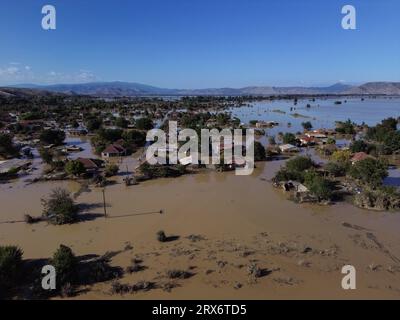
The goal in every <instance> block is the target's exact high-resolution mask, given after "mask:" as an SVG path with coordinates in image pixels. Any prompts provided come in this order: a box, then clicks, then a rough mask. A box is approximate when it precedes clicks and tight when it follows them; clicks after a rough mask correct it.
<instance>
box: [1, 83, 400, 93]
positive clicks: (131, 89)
mask: <svg viewBox="0 0 400 320" xmlns="http://www.w3.org/2000/svg"><path fill="white" fill-rule="evenodd" d="M54 93H62V94H68V95H71V94H72V95H90V96H96V97H125V96H126V97H134V96H201V95H210V96H246V95H250V96H273V95H276V96H277V95H324V94H337V95H347V94H349V95H400V82H368V83H365V84H363V85H360V86H352V85H347V84H343V83H336V84H334V85H332V86H328V87H273V86H260V87H256V86H253V87H244V88H209V89H166V88H158V87H154V86H149V85H145V84H140V83H131V82H119V81H116V82H92V83H82V84H55V85H34V84H21V85H14V86H10V87H7V88H0V96H10V95H11V96H12V95H32V94H41V95H44V94H54Z"/></svg>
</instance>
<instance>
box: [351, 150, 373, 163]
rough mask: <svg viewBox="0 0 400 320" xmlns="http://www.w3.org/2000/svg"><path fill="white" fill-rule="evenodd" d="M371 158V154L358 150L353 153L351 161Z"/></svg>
mask: <svg viewBox="0 0 400 320" xmlns="http://www.w3.org/2000/svg"><path fill="white" fill-rule="evenodd" d="M367 158H369V155H368V154H366V153H365V152H357V153H355V154H354V155H353V157H352V158H351V160H350V161H351V162H358V161H362V160H365V159H367Z"/></svg>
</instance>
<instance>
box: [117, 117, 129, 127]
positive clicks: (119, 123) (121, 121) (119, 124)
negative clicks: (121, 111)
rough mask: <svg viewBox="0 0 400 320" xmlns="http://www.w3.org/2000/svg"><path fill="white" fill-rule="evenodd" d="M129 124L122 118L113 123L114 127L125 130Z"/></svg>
mask: <svg viewBox="0 0 400 320" xmlns="http://www.w3.org/2000/svg"><path fill="white" fill-rule="evenodd" d="M128 124H129V121H128V120H126V119H125V118H123V117H119V118H118V119H117V120H116V121H115V125H116V126H117V127H119V128H127V127H128Z"/></svg>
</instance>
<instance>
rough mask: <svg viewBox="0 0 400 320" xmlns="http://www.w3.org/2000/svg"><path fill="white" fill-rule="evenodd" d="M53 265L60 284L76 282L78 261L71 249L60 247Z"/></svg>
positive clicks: (54, 256)
mask: <svg viewBox="0 0 400 320" xmlns="http://www.w3.org/2000/svg"><path fill="white" fill-rule="evenodd" d="M52 265H53V266H54V268H55V269H56V272H57V283H58V284H61V285H66V284H67V283H74V282H75V281H76V276H77V267H78V260H77V258H76V257H75V255H74V253H73V252H72V250H71V248H69V247H67V246H64V245H60V247H59V248H58V249H57V251H56V252H55V253H54V255H53V259H52Z"/></svg>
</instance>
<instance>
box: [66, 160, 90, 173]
mask: <svg viewBox="0 0 400 320" xmlns="http://www.w3.org/2000/svg"><path fill="white" fill-rule="evenodd" d="M65 172H66V173H68V174H69V175H73V176H79V175H81V174H84V173H86V169H85V166H84V165H83V163H82V162H80V161H78V160H71V161H68V162H67V163H66V165H65Z"/></svg>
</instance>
